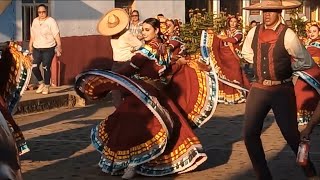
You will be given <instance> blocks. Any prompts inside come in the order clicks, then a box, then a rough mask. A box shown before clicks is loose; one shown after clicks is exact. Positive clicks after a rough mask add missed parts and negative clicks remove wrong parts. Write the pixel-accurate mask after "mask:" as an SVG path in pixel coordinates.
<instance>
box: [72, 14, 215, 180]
mask: <svg viewBox="0 0 320 180" xmlns="http://www.w3.org/2000/svg"><path fill="white" fill-rule="evenodd" d="M100 23H105V22H103V21H100ZM119 23H121V20H120V21H119ZM106 30H108V31H112V30H115V29H113V28H111V27H110V26H106ZM159 31H160V22H159V20H157V19H155V18H149V19H146V20H145V21H144V23H143V28H142V34H143V37H144V40H145V42H146V44H145V46H144V47H142V48H140V49H139V50H138V51H137V52H136V54H135V55H134V56H133V57H132V58H131V63H130V64H128V65H127V66H124V67H123V68H121V69H119V70H118V71H117V72H112V71H100V70H92V71H88V72H84V73H82V74H80V75H79V76H78V77H77V78H76V84H75V89H76V91H77V93H78V94H79V95H80V96H82V97H84V98H88V99H100V98H101V97H104V96H105V95H106V94H107V93H108V92H109V91H110V90H113V89H119V90H121V91H122V92H123V94H125V96H124V100H123V101H122V103H121V104H120V105H119V107H117V108H116V110H115V112H114V113H112V114H111V115H110V116H109V117H107V118H106V119H105V120H104V121H102V122H100V123H99V124H98V125H97V126H96V127H94V128H93V129H92V132H91V140H92V144H93V145H94V147H95V148H96V149H97V150H98V151H99V152H100V153H101V159H100V162H99V166H100V167H101V168H102V171H103V172H106V173H111V174H113V175H117V174H123V173H124V174H123V176H122V178H124V179H130V178H132V177H133V176H134V175H135V173H138V174H141V175H145V176H164V175H169V174H173V173H184V172H188V171H191V170H193V169H195V168H196V167H197V166H199V165H200V164H202V163H203V162H204V161H205V160H206V159H207V156H206V154H205V153H204V151H203V148H202V145H201V143H200V141H199V139H198V137H197V136H196V135H195V134H194V132H193V130H192V127H199V126H201V125H202V124H204V123H205V122H206V121H208V120H209V119H210V118H211V116H212V115H213V112H214V111H215V108H216V104H217V93H216V79H217V78H216V77H214V73H211V72H206V71H202V70H200V69H195V68H192V67H189V66H188V65H186V64H185V60H184V59H183V60H180V58H179V59H174V58H173V60H172V61H171V57H172V55H171V50H170V48H169V47H167V45H166V43H162V40H160V39H159V38H158V37H159V35H160V34H159ZM100 33H102V34H103V32H101V31H100ZM176 76H181V78H180V77H176ZM168 92H171V93H168ZM172 96H175V97H174V98H172ZM179 103H180V104H179Z"/></svg>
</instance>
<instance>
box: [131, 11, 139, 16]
mask: <svg viewBox="0 0 320 180" xmlns="http://www.w3.org/2000/svg"><path fill="white" fill-rule="evenodd" d="M134 12H136V13H137V14H138V16H139V15H140V13H139V11H138V10H133V11H132V12H131V15H132V13H134Z"/></svg>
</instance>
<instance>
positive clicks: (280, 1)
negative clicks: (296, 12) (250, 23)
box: [244, 0, 301, 10]
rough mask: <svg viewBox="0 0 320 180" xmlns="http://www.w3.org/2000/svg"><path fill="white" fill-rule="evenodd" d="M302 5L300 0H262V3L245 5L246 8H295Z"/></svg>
mask: <svg viewBox="0 0 320 180" xmlns="http://www.w3.org/2000/svg"><path fill="white" fill-rule="evenodd" d="M300 5H301V2H299V1H298V0H261V2H260V3H257V4H254V5H251V6H248V7H245V8H244V9H246V10H264V9H275V10H277V9H279V10H280V9H294V8H297V7H299V6H300Z"/></svg>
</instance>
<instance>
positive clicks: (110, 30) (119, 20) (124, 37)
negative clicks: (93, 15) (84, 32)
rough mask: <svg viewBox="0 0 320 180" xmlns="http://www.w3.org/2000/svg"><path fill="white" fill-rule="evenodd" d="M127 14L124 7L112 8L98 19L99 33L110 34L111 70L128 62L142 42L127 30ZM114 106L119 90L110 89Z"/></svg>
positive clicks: (118, 98) (118, 102)
mask: <svg viewBox="0 0 320 180" xmlns="http://www.w3.org/2000/svg"><path fill="white" fill-rule="evenodd" d="M129 20H130V19H129V15H128V14H127V12H126V11H125V10H124V9H120V8H114V9H112V10H111V11H109V12H107V13H106V14H105V15H104V16H103V17H102V18H101V19H100V21H99V23H98V25H97V30H98V32H99V33H100V34H102V35H105V36H111V46H112V51H113V64H112V71H115V70H117V69H119V68H121V67H122V66H123V65H124V64H126V63H128V62H129V61H130V59H131V57H132V56H133V55H134V51H136V50H138V49H139V48H140V47H141V46H142V45H143V44H142V42H141V41H140V40H139V39H138V38H137V37H136V36H134V35H133V34H132V33H131V32H130V31H129V30H128V25H129ZM112 99H113V104H114V106H116V107H117V106H118V105H119V104H120V102H121V99H122V95H121V93H120V91H112Z"/></svg>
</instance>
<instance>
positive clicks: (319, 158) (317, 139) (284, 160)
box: [231, 126, 320, 180]
mask: <svg viewBox="0 0 320 180" xmlns="http://www.w3.org/2000/svg"><path fill="white" fill-rule="evenodd" d="M279 131H280V130H279ZM279 133H280V132H279ZM319 135H320V127H319V126H318V127H316V128H315V129H314V132H313V134H312V136H311V139H312V141H311V148H310V154H311V155H310V157H311V160H312V162H313V163H314V165H315V167H316V169H317V172H318V175H319V173H320V169H319V167H320V153H319V152H320V136H319ZM277 140H279V139H276V138H275V139H274V141H277ZM295 160H296V157H295V155H294V153H293V151H291V148H290V146H289V145H286V146H285V147H284V148H283V149H281V150H280V151H279V152H278V153H277V154H276V155H275V156H274V157H272V158H271V159H269V160H268V166H269V168H270V171H271V173H272V175H273V178H274V179H281V180H287V179H290V180H307V178H306V177H305V176H304V174H303V171H302V169H301V168H300V167H299V166H298V165H297V164H296V161H295ZM248 176H250V177H252V179H255V175H254V172H253V169H250V170H247V171H245V172H243V173H241V174H238V175H236V176H234V177H232V178H231V179H232V180H243V179H247V178H248Z"/></svg>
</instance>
